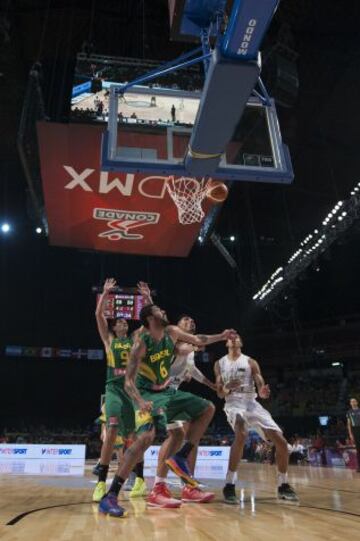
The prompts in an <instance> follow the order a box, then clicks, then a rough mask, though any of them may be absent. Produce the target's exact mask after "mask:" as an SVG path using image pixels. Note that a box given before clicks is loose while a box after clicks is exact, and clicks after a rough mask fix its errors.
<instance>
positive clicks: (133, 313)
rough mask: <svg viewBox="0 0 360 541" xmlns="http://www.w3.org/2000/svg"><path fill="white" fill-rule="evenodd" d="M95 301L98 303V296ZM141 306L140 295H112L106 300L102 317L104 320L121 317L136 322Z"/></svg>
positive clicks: (142, 301)
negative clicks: (103, 316)
mask: <svg viewBox="0 0 360 541" xmlns="http://www.w3.org/2000/svg"><path fill="white" fill-rule="evenodd" d="M97 301H98V302H99V295H98V299H97ZM143 306H144V300H143V297H142V295H131V294H125V293H113V294H110V295H109V296H108V298H107V300H106V303H105V310H104V315H105V317H106V319H115V318H118V317H122V318H124V319H134V320H138V319H140V311H141V308H142V307H143Z"/></svg>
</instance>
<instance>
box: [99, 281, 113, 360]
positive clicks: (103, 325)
mask: <svg viewBox="0 0 360 541" xmlns="http://www.w3.org/2000/svg"><path fill="white" fill-rule="evenodd" d="M114 287H116V281H115V280H114V278H107V279H106V280H105V283H104V287H103V292H102V294H101V295H100V297H99V302H98V303H97V306H96V310H95V317H96V324H97V328H98V331H99V334H100V338H101V340H102V341H103V344H104V346H105V349H106V350H107V349H108V348H109V347H110V341H111V333H110V331H109V327H108V324H107V321H106V317H105V315H104V311H105V304H106V300H107V297H108V295H109V293H110V290H111V289H113V288H114Z"/></svg>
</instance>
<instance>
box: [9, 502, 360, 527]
mask: <svg viewBox="0 0 360 541" xmlns="http://www.w3.org/2000/svg"><path fill="white" fill-rule="evenodd" d="M266 500H268V501H266ZM274 501H276V502H279V504H283V505H285V506H286V509H289V510H290V509H316V510H317V511H328V512H330V513H340V514H341V515H349V516H353V517H357V518H360V514H358V513H352V512H351V511H345V510H341V509H332V508H329V507H316V506H314V505H304V504H300V503H299V504H298V503H297V502H294V504H291V503H290V505H289V504H288V503H286V502H285V501H282V500H278V499H277V498H274V497H269V498H256V499H255V503H256V504H265V505H269V504H271V505H272V504H273V503H274ZM250 502H251V500H244V502H243V503H250ZM213 503H217V504H223V505H226V503H225V502H223V501H221V500H220V501H216V500H215V501H214V502H213ZM86 504H94V502H74V503H63V504H59V505H49V506H48V507H39V508H38V509H31V510H30V511H26V512H25V513H20V514H19V515H16V516H15V517H14V518H12V519H11V520H9V522H7V523H6V524H5V526H14V525H15V524H17V523H18V522H20V520H22V519H23V518H25V517H27V516H28V515H31V514H32V513H36V512H37V511H46V510H48V509H56V508H58V507H71V506H72V505H86ZM227 507H229V508H231V507H232V506H230V505H227ZM233 507H234V508H235V505H234V506H233ZM236 507H238V504H237V505H236Z"/></svg>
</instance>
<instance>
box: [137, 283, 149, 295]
mask: <svg viewBox="0 0 360 541" xmlns="http://www.w3.org/2000/svg"><path fill="white" fill-rule="evenodd" d="M136 285H137V288H138V292H139V293H140V295H142V296H143V297H146V298H150V297H151V291H150V288H149V284H147V283H146V282H138V283H137V284H136Z"/></svg>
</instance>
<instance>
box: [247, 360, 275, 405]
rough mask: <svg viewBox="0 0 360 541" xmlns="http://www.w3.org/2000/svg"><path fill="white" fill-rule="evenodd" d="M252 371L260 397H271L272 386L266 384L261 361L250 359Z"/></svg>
mask: <svg viewBox="0 0 360 541" xmlns="http://www.w3.org/2000/svg"><path fill="white" fill-rule="evenodd" d="M250 366H251V373H252V376H253V378H254V381H255V384H256V387H257V390H258V393H259V396H260V398H269V396H270V386H269V385H266V384H265V381H264V378H263V376H262V374H261V370H260V366H259V363H257V362H256V361H255V360H254V359H250Z"/></svg>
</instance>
